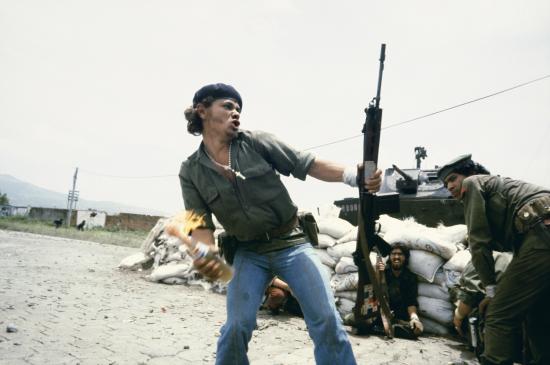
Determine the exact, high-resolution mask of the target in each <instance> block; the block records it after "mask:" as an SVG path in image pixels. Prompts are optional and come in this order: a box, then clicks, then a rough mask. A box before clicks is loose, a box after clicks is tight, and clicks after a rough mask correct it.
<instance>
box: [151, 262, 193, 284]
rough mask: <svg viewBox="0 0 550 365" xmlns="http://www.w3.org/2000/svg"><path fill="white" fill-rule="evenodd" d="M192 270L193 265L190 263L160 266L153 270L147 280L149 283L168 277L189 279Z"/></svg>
mask: <svg viewBox="0 0 550 365" xmlns="http://www.w3.org/2000/svg"><path fill="white" fill-rule="evenodd" d="M192 270H193V265H192V263H191V262H189V263H185V262H181V263H177V264H172V265H170V264H167V265H161V266H159V267H157V268H155V269H154V270H153V271H152V272H151V274H149V275H148V276H147V279H148V280H151V281H161V280H163V279H166V278H170V277H179V278H186V277H189V275H190V273H191V271H192Z"/></svg>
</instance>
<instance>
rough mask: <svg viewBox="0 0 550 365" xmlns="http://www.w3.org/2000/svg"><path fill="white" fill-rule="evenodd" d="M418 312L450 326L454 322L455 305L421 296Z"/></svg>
mask: <svg viewBox="0 0 550 365" xmlns="http://www.w3.org/2000/svg"><path fill="white" fill-rule="evenodd" d="M417 299H418V312H419V313H420V314H422V315H423V316H424V317H427V318H430V319H433V320H434V321H436V322H437V323H439V324H442V325H450V324H451V323H452V322H453V315H454V313H453V305H452V304H451V303H450V302H448V301H445V300H441V299H435V298H428V297H423V296H419V297H418V298H417Z"/></svg>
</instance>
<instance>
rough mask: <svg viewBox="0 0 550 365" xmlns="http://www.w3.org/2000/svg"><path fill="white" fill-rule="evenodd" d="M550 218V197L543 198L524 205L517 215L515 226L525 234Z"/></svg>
mask: <svg viewBox="0 0 550 365" xmlns="http://www.w3.org/2000/svg"><path fill="white" fill-rule="evenodd" d="M547 218H550V195H548V196H542V197H540V198H536V199H533V200H531V201H530V202H528V203H526V204H524V205H523V206H522V207H521V208H520V209H519V210H518V212H517V213H516V218H515V222H514V224H515V226H516V230H517V232H518V233H520V234H523V233H525V232H527V231H528V230H530V229H531V228H535V226H537V225H539V224H540V223H541V222H543V221H544V220H545V219H547Z"/></svg>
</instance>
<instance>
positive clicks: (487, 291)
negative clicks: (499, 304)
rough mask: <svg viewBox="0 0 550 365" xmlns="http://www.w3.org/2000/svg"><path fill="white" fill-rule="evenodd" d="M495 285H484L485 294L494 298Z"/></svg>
mask: <svg viewBox="0 0 550 365" xmlns="http://www.w3.org/2000/svg"><path fill="white" fill-rule="evenodd" d="M496 289H497V286H496V285H487V286H486V287H485V296H486V297H488V298H494V297H495V292H496Z"/></svg>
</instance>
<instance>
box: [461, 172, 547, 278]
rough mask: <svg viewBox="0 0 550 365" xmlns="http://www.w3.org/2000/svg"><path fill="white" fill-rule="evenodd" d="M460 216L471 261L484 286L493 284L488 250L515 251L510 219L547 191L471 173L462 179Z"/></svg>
mask: <svg viewBox="0 0 550 365" xmlns="http://www.w3.org/2000/svg"><path fill="white" fill-rule="evenodd" d="M462 190H463V192H464V193H463V195H462V202H463V203H464V218H465V220H466V226H467V227H468V241H469V243H470V251H471V252H472V262H473V264H474V267H475V268H476V270H477V272H478V273H479V277H480V279H481V282H482V283H483V285H484V286H487V285H493V284H495V283H496V278H495V263H494V259H493V255H492V251H493V250H496V251H503V252H515V251H517V250H518V249H519V247H520V246H521V237H520V236H519V234H518V233H517V232H516V231H515V228H514V218H515V217H516V213H517V211H518V210H519V209H520V208H521V207H522V206H523V205H524V204H525V203H527V202H529V201H531V200H533V199H536V198H538V197H541V196H544V195H548V194H550V190H548V189H545V188H542V187H540V186H537V185H533V184H529V183H526V182H523V181H519V180H512V179H509V178H505V177H500V176H492V175H474V176H469V177H467V178H465V179H464V181H463V182H462Z"/></svg>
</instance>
